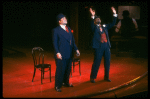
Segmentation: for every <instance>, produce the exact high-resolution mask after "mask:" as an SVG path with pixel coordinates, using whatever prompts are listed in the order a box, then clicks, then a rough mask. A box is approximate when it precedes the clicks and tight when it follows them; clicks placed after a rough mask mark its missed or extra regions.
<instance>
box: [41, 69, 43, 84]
mask: <svg viewBox="0 0 150 99" xmlns="http://www.w3.org/2000/svg"><path fill="white" fill-rule="evenodd" d="M42 73H43V68H41V84H43V83H42V77H43V76H42Z"/></svg>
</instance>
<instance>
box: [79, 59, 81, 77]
mask: <svg viewBox="0 0 150 99" xmlns="http://www.w3.org/2000/svg"><path fill="white" fill-rule="evenodd" d="M79 72H80V76H81V69H80V61H79Z"/></svg>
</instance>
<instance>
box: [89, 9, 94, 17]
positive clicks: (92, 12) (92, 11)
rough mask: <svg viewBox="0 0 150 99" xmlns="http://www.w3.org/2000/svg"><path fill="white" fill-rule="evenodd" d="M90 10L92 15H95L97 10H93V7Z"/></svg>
mask: <svg viewBox="0 0 150 99" xmlns="http://www.w3.org/2000/svg"><path fill="white" fill-rule="evenodd" d="M90 12H91V14H92V16H94V15H95V11H94V10H92V8H90Z"/></svg>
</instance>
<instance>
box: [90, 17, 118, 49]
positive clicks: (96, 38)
mask: <svg viewBox="0 0 150 99" xmlns="http://www.w3.org/2000/svg"><path fill="white" fill-rule="evenodd" d="M116 19H117V17H114V18H113V22H112V23H109V24H106V25H105V27H104V26H103V30H104V32H105V33H106V36H107V41H108V44H109V47H111V44H110V40H109V35H108V30H109V29H110V28H111V27H113V26H114V25H115V24H116ZM91 29H92V32H93V33H94V35H93V39H92V47H93V48H99V47H100V45H101V42H100V41H101V35H100V30H99V28H97V25H95V24H94V19H92V21H91Z"/></svg>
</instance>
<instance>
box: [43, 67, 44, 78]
mask: <svg viewBox="0 0 150 99" xmlns="http://www.w3.org/2000/svg"><path fill="white" fill-rule="evenodd" d="M43 79H44V68H43Z"/></svg>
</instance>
